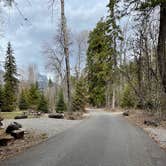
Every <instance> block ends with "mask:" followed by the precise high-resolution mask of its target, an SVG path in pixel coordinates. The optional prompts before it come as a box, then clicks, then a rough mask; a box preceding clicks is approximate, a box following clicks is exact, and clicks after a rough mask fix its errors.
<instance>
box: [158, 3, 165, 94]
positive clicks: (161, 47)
mask: <svg viewBox="0 0 166 166" xmlns="http://www.w3.org/2000/svg"><path fill="white" fill-rule="evenodd" d="M158 67H159V72H160V76H161V81H162V85H163V89H164V91H165V93H166V2H163V3H161V5H160V29H159V39H158Z"/></svg>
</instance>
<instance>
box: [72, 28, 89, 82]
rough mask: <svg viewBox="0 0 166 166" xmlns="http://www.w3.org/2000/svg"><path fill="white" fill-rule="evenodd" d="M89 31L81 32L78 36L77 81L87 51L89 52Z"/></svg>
mask: <svg viewBox="0 0 166 166" xmlns="http://www.w3.org/2000/svg"><path fill="white" fill-rule="evenodd" d="M88 35H89V32H88V31H81V32H80V33H78V34H76V37H75V43H76V49H77V61H76V67H75V68H76V77H77V79H78V78H79V77H80V74H81V67H82V64H83V62H84V60H85V55H86V50H87V47H88V46H87V40H88Z"/></svg>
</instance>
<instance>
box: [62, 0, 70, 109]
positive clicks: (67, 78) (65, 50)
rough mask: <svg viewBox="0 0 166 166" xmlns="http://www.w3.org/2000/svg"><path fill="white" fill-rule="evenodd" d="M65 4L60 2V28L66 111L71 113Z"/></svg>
mask: <svg viewBox="0 0 166 166" xmlns="http://www.w3.org/2000/svg"><path fill="white" fill-rule="evenodd" d="M64 6H65V2H64V0H61V26H62V27H61V28H62V35H63V42H64V54H65V63H66V82H67V96H68V111H71V91H70V63H69V48H68V36H67V25H66V17H65V7H64Z"/></svg>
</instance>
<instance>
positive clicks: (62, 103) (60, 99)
mask: <svg viewBox="0 0 166 166" xmlns="http://www.w3.org/2000/svg"><path fill="white" fill-rule="evenodd" d="M55 110H56V112H57V113H63V112H65V111H67V106H66V103H65V101H64V96H63V91H62V90H60V92H59V95H58V101H57V103H56V108H55Z"/></svg>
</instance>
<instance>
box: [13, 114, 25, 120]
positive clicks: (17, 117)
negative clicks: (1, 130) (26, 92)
mask: <svg viewBox="0 0 166 166" xmlns="http://www.w3.org/2000/svg"><path fill="white" fill-rule="evenodd" d="M27 118H28V116H27V115H19V116H16V117H15V118H14V119H27Z"/></svg>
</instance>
